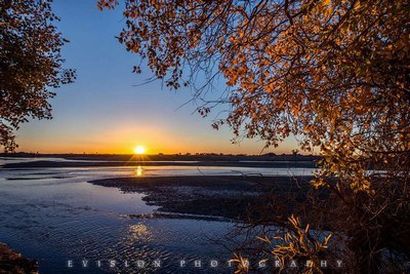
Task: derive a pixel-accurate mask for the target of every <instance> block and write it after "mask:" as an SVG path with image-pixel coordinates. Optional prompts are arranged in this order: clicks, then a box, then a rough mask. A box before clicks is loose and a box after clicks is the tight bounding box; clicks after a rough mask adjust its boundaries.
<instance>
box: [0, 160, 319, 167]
mask: <svg viewBox="0 0 410 274" xmlns="http://www.w3.org/2000/svg"><path fill="white" fill-rule="evenodd" d="M119 166H191V167H192V166H200V167H204V166H207V167H214V166H215V167H261V168H317V165H316V163H315V162H314V161H192V162H187V161H92V160H86V161H85V160H82V161H76V160H67V161H50V160H35V161H30V162H18V163H6V164H3V165H2V166H1V167H2V168H64V167H68V168H69V167H119Z"/></svg>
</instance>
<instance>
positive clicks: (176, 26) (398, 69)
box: [98, 0, 410, 270]
mask: <svg viewBox="0 0 410 274" xmlns="http://www.w3.org/2000/svg"><path fill="white" fill-rule="evenodd" d="M124 2H125V9H124V16H125V18H126V22H125V27H124V29H123V30H122V32H121V33H120V35H119V41H120V42H121V43H122V44H124V45H125V46H126V48H127V50H129V51H131V52H134V53H136V54H139V55H140V56H141V57H142V59H144V60H146V61H147V64H148V66H149V67H150V69H151V70H152V71H153V72H154V73H155V76H156V77H158V78H161V79H164V80H165V81H166V83H167V85H168V86H169V87H171V88H179V87H180V85H181V83H184V81H185V80H187V79H183V76H184V70H185V69H187V68H190V69H191V70H192V71H193V72H194V73H195V72H197V73H201V71H205V72H207V70H209V69H210V68H212V65H213V64H216V65H217V66H218V70H217V72H216V73H219V74H222V75H223V76H224V77H225V78H226V84H227V85H228V86H230V87H231V90H230V92H229V95H228V97H229V98H228V99H229V102H230V103H231V105H232V111H231V112H230V114H229V116H228V117H227V118H226V119H224V120H221V121H219V122H218V123H217V124H216V127H218V126H219V125H220V124H224V123H227V124H229V125H230V126H232V128H233V129H234V132H235V134H237V135H240V134H242V133H243V132H244V133H245V135H246V136H247V137H255V136H260V137H262V138H263V139H264V140H266V142H267V145H268V146H269V145H277V144H278V143H279V142H280V141H282V140H283V139H284V138H286V137H287V136H289V135H290V134H294V135H296V136H298V137H300V145H301V148H302V149H304V150H306V151H310V150H312V149H313V148H318V150H319V152H320V154H321V155H323V161H322V163H321V169H320V171H319V172H318V173H317V174H316V175H317V176H316V179H315V181H314V182H313V185H314V186H315V187H322V186H325V187H328V188H330V189H331V190H332V191H333V192H334V193H336V197H339V198H340V199H341V201H342V204H343V206H344V208H341V212H343V213H344V214H345V215H344V216H341V218H340V221H341V223H344V224H345V227H338V228H336V230H340V231H344V232H345V233H347V234H348V235H349V236H350V237H351V239H357V240H358V241H357V242H356V243H359V244H357V246H361V247H359V248H358V249H360V248H364V249H366V248H368V249H367V251H363V252H364V253H366V252H367V255H366V256H368V257H367V258H365V259H364V263H363V262H362V263H363V265H365V264H371V263H369V262H370V261H369V260H370V257H371V256H372V255H369V254H371V253H372V252H373V251H374V250H380V249H381V248H382V247H385V246H386V245H388V244H390V245H391V243H387V242H388V241H389V240H391V239H384V238H383V237H381V236H380V235H382V234H383V233H387V234H388V233H390V235H396V236H397V235H401V237H402V236H403V235H407V238H406V239H407V241H408V240H409V239H410V237H409V231H408V229H407V230H406V229H404V232H403V230H401V232H397V231H396V230H395V229H399V227H401V228H403V222H404V221H403V220H404V219H406V220H407V221H405V222H407V223H405V224H406V225H408V224H409V222H408V221H409V220H408V218H404V219H402V220H398V218H400V217H398V216H400V214H403V213H405V214H407V215H408V213H409V199H410V192H409V187H408V180H409V179H408V178H409V167H410V85H409V80H410V60H409V59H410V54H409V53H410V47H409V39H410V38H409V37H410V22H409V10H410V2H409V1H408V0H398V1H391V0H375V1H366V0H279V1H264V0H260V1H250V0H244V1H237V0H215V1H204V0H177V1H171V0H125V1H124ZM117 4H118V1H116V0H100V1H99V2H98V6H99V8H100V9H104V8H114V7H115V6H116V5H117ZM134 71H135V72H139V71H140V69H139V67H138V66H136V67H135V69H134ZM208 72H209V71H208ZM211 72H213V71H212V69H211ZM205 75H209V74H205ZM209 78H210V79H209V80H211V78H212V76H211V77H209ZM188 80H189V79H188ZM202 111H203V113H207V112H208V109H206V108H205V110H202ZM377 169H382V170H383V172H376V171H375V170H377ZM330 178H331V179H330ZM342 215H343V214H342ZM394 216H396V217H394ZM400 222H401V223H400ZM388 224H390V226H389V225H388ZM406 225H404V227H405V226H406ZM395 233H396V234H395ZM397 233H398V234H397ZM400 233H401V234H400ZM383 235H384V234H383ZM393 237H395V236H393ZM397 238H398V236H397ZM363 239H366V241H367V242H365V240H363ZM396 244H397V243H396ZM396 247H397V245H396ZM369 250H373V251H369ZM369 256H370V257H369ZM358 258H359V257H358ZM358 260H361V258H359V259H358ZM366 260H367V261H366ZM367 270H368V269H367Z"/></svg>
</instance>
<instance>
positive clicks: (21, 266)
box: [0, 242, 39, 274]
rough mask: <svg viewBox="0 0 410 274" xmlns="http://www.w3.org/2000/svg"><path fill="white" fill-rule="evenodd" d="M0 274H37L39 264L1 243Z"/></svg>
mask: <svg viewBox="0 0 410 274" xmlns="http://www.w3.org/2000/svg"><path fill="white" fill-rule="evenodd" d="M0 273H16V274H19V273H21V274H37V273H39V272H38V263H37V261H34V260H30V259H27V258H25V257H24V256H23V255H21V254H20V253H18V252H16V251H14V250H12V249H11V248H10V247H9V246H8V245H6V244H4V243H1V242H0Z"/></svg>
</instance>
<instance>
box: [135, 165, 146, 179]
mask: <svg viewBox="0 0 410 274" xmlns="http://www.w3.org/2000/svg"><path fill="white" fill-rule="evenodd" d="M143 175H144V169H143V168H142V167H141V166H138V167H137V168H136V169H135V176H136V177H141V176H143Z"/></svg>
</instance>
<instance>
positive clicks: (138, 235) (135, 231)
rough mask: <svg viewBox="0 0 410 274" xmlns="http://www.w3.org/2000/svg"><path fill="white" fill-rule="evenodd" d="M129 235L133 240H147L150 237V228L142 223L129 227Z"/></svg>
mask: <svg viewBox="0 0 410 274" xmlns="http://www.w3.org/2000/svg"><path fill="white" fill-rule="evenodd" d="M129 234H130V236H131V237H132V239H133V240H148V239H150V238H151V237H152V232H151V230H150V228H149V227H147V226H146V225H144V224H143V223H138V224H135V225H131V226H130V227H129Z"/></svg>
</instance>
